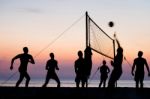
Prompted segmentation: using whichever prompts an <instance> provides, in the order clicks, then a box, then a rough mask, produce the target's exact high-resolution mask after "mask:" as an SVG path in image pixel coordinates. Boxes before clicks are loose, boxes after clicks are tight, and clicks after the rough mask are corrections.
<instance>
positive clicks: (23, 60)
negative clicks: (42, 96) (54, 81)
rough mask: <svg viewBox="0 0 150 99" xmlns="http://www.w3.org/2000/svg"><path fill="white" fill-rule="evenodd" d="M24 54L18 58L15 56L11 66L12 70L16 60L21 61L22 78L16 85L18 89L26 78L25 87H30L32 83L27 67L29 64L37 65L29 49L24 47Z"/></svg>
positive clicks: (20, 71)
mask: <svg viewBox="0 0 150 99" xmlns="http://www.w3.org/2000/svg"><path fill="white" fill-rule="evenodd" d="M23 52H24V53H23V54H18V55H17V56H15V57H14V58H13V59H12V61H11V66H10V70H12V69H13V63H14V60H15V59H18V58H19V59H20V66H19V73H20V78H19V80H18V81H17V83H16V87H18V86H19V84H20V83H21V82H22V80H23V78H24V77H25V78H26V84H25V87H28V84H29V81H30V76H29V74H28V73H27V65H28V63H29V62H30V63H32V64H35V62H34V59H33V57H32V56H31V55H30V54H28V48H27V47H24V48H23Z"/></svg>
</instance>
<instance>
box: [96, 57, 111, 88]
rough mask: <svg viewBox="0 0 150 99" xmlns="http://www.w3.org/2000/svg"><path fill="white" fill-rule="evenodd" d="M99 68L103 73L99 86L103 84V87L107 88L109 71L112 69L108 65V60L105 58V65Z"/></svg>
mask: <svg viewBox="0 0 150 99" xmlns="http://www.w3.org/2000/svg"><path fill="white" fill-rule="evenodd" d="M98 69H99V70H100V73H101V76H100V79H101V81H100V84H99V87H101V85H102V84H103V87H104V88H105V86H106V80H107V78H108V73H109V72H110V69H109V67H108V66H107V65H106V61H105V60H103V65H102V66H100V67H99V68H98Z"/></svg>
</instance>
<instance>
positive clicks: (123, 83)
mask: <svg viewBox="0 0 150 99" xmlns="http://www.w3.org/2000/svg"><path fill="white" fill-rule="evenodd" d="M3 82H4V81H2V80H1V81H0V86H11V87H13V86H15V84H16V82H17V81H15V80H13V81H8V82H5V83H3ZM43 84H44V81H43V80H31V81H30V83H29V87H41V86H42V85H43ZM24 86H25V80H24V81H22V83H21V84H20V87H24ZM56 86H57V83H56V82H55V81H54V80H50V81H49V84H48V85H47V87H56ZM88 86H89V87H98V86H99V80H92V81H89V85H88ZM106 86H107V82H106ZM117 86H118V87H135V81H133V80H119V81H118V82H117ZM61 87H76V84H75V82H74V80H61ZM144 87H145V88H150V81H149V80H145V81H144Z"/></svg>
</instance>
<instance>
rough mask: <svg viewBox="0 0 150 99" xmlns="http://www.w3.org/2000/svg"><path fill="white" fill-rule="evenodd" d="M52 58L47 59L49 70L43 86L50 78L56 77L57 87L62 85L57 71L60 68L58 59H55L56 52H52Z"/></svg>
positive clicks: (44, 85) (47, 68)
mask: <svg viewBox="0 0 150 99" xmlns="http://www.w3.org/2000/svg"><path fill="white" fill-rule="evenodd" d="M50 57H51V59H50V60H48V61H47V64H46V68H45V69H46V70H48V72H47V75H46V80H45V83H44V84H43V86H42V87H46V86H47V84H48V82H49V80H50V79H54V80H55V81H56V82H57V87H60V80H59V78H58V76H57V74H56V72H55V70H59V68H58V65H57V64H58V63H57V60H55V59H54V53H50Z"/></svg>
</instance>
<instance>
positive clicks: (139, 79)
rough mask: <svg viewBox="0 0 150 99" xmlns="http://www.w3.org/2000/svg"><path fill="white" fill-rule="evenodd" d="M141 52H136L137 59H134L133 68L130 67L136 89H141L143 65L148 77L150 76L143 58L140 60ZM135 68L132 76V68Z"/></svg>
mask: <svg viewBox="0 0 150 99" xmlns="http://www.w3.org/2000/svg"><path fill="white" fill-rule="evenodd" d="M142 55H143V52H142V51H139V52H138V58H135V59H134V63H133V67H132V71H131V73H132V75H133V76H134V80H135V82H136V88H138V87H139V82H140V87H141V88H143V80H144V65H145V66H146V69H147V71H148V75H150V71H149V67H148V64H147V61H146V59H145V58H142ZM135 66H136V70H135V75H134V68H135Z"/></svg>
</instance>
